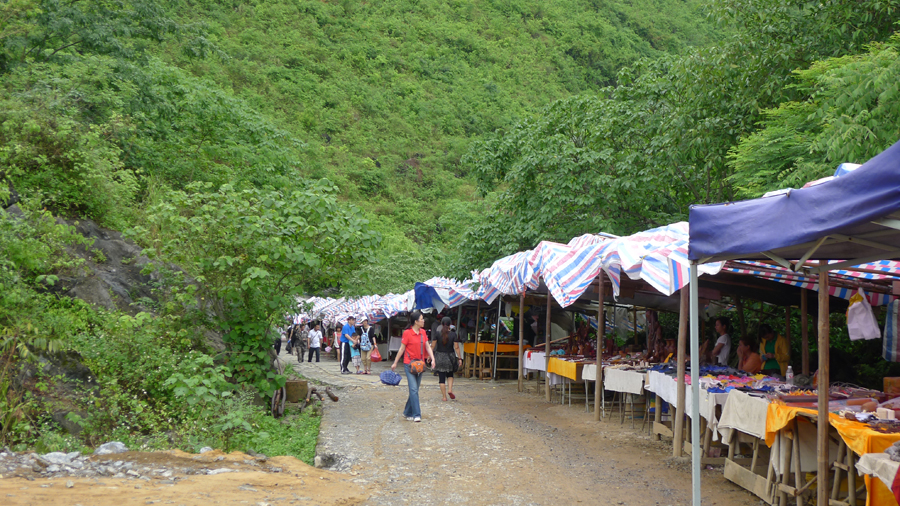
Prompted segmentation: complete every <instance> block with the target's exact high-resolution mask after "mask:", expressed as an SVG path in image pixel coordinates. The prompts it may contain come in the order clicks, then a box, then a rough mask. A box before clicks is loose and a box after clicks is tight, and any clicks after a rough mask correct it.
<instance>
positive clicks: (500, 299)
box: [491, 297, 503, 380]
mask: <svg viewBox="0 0 900 506" xmlns="http://www.w3.org/2000/svg"><path fill="white" fill-rule="evenodd" d="M501 305H503V297H497V332H495V333H494V364H493V366H494V370H493V371H491V379H492V380H495V379H497V346H499V345H500V306H501Z"/></svg>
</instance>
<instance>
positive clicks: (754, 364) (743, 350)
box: [737, 336, 762, 374]
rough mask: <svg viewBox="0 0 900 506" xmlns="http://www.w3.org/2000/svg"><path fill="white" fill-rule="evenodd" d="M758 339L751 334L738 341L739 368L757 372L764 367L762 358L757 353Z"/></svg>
mask: <svg viewBox="0 0 900 506" xmlns="http://www.w3.org/2000/svg"><path fill="white" fill-rule="evenodd" d="M754 350H756V340H755V339H753V338H752V337H750V336H746V337H742V338H741V340H740V341H738V349H737V353H738V369H740V370H741V371H744V372H746V373H749V374H756V373H758V372H759V370H760V369H761V368H762V359H761V358H760V356H759V353H756V351H754Z"/></svg>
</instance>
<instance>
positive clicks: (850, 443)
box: [766, 404, 900, 506]
mask: <svg viewBox="0 0 900 506" xmlns="http://www.w3.org/2000/svg"><path fill="white" fill-rule="evenodd" d="M816 415H817V413H816V411H814V410H812V409H807V408H795V407H790V406H783V405H778V404H771V405H770V407H769V416H768V418H767V419H766V443H768V442H769V441H770V439H773V437H774V436H773V433H774V432H776V431H778V430H780V429H781V428H782V427H784V426H785V425H787V424H788V423H789V422H790V421H791V420H792V419H794V418H795V417H797V416H805V417H807V418H810V419H815V417H816ZM829 423H830V425H831V426H832V427H833V428H834V429H835V430H836V431H837V433H838V434H839V435H840V439H841V442H842V443H843V444H842V445H840V446H839V447H838V449H837V458H836V460H837V464H835V474H836V475H839V473H840V472H841V471H845V472H847V473H848V474H849V475H850V476H851V477H855V474H856V473H855V466H854V465H853V461H854V456H853V454H856V455H860V456H862V455H866V454H869V453H881V452H884V450H885V449H887V447H888V446H891V445H892V444H894V443H895V442H896V441H900V434H883V433H881V432H878V431H875V430H872V429H871V428H869V426H868V425H866V424H864V423H860V422H857V421H852V420H847V419H846V418H842V417H840V416H838V415H836V414H834V413H830V415H829ZM845 447H846V448H845ZM831 455H833V454H832V453H831V452H829V456H831ZM844 457H846V460H847V462H846V463H844V462H843V459H844ZM835 482H836V483H837V482H838V480H837V479H835ZM865 483H866V490H867V491H868V496H867V499H866V504H867V505H868V506H881V505H884V504H891V502H890V501H891V500H894V501H896V499H895V498H894V494H893V493H892V492H891V491H890V489H889V488H887V487H885V486H884V484H883V483H881V482H880V481H879V480H873V479H872V478H871V476H869V475H866V477H865ZM853 492H854V491H853V490H852V487H848V493H850V500H851V501H852V500H853V499H854V498H855V495H856V494H855V493H853ZM837 493H838V491H837V485H835V487H834V488H833V489H832V499H835V498H836V495H837Z"/></svg>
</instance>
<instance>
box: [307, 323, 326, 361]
mask: <svg viewBox="0 0 900 506" xmlns="http://www.w3.org/2000/svg"><path fill="white" fill-rule="evenodd" d="M306 341H307V345H308V346H307V347H308V348H309V358H308V359H307V360H306V361H307V362H312V358H313V351H315V352H316V362H318V361H319V348H320V347H321V346H322V331H321V330H319V323H318V322H316V324H315V326H313V329H312V330H310V331H309V334H307V338H306Z"/></svg>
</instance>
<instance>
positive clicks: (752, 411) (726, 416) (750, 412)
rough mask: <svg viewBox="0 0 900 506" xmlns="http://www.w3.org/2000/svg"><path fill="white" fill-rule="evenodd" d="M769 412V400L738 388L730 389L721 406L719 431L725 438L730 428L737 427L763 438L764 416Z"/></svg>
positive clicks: (764, 434) (764, 433) (764, 435)
mask: <svg viewBox="0 0 900 506" xmlns="http://www.w3.org/2000/svg"><path fill="white" fill-rule="evenodd" d="M768 412H769V401H768V400H766V399H761V398H759V397H753V396H752V395H748V394H745V393H744V392H741V391H739V390H732V391H731V392H730V393H729V394H728V399H727V400H726V401H725V407H723V408H722V419H721V420H719V432H721V433H722V436H723V437H724V438H725V440H726V441H727V440H728V436H729V435H730V433H731V429H737V430H739V431H741V432H743V433H745V434H750V435H751V436H754V437H758V438H760V439H765V437H766V416H767V415H768Z"/></svg>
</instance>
